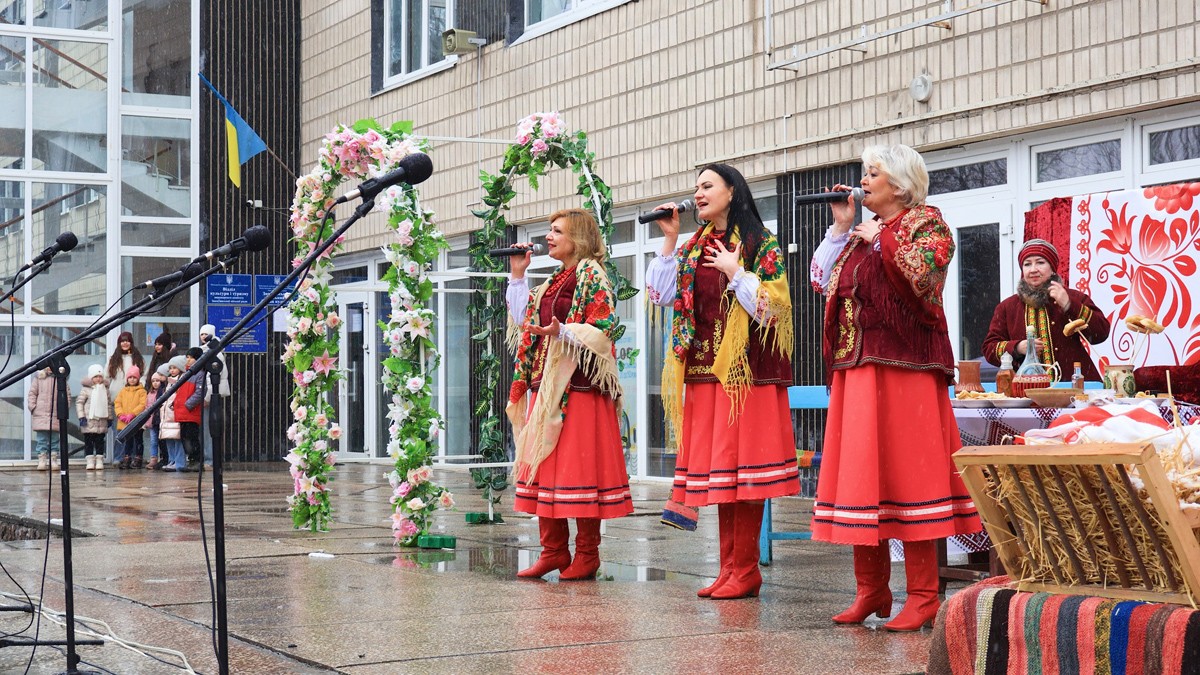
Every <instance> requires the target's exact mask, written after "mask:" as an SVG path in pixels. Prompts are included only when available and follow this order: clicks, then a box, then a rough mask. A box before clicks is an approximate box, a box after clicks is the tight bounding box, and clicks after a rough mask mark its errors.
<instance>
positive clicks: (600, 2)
mask: <svg viewBox="0 0 1200 675" xmlns="http://www.w3.org/2000/svg"><path fill="white" fill-rule="evenodd" d="M571 2H573V3H575V6H574V7H572V8H570V9H568V10H566V11H564V12H562V13H561V14H555V15H554V16H552V17H550V18H548V19H543V20H541V21H538V22H537V23H532V24H531V23H529V0H521V11H522V18H523V23H524V24H525V31H524V32H523V33H521V36H520V37H518V38H517V39H516V40H513V41H512V43H511V44H510V45H509V46H510V47H515V46H517V45H519V44H521V43H522V42H528V41H529V40H532V39H534V38H537V37H541V36H542V35H546V34H547V33H553V32H554V31H556V30H558V29H559V28H562V27H564V26H569V25H571V24H573V23H576V22H579V21H583V20H584V19H587V18H590V17H593V16H595V15H597V14H600V13H602V12H607V11H608V10H610V9H613V8H614V7H620V6H621V5H624V4H625V3H627V2H633V0H571Z"/></svg>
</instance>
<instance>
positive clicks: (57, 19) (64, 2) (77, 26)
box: [13, 0, 108, 31]
mask: <svg viewBox="0 0 1200 675" xmlns="http://www.w3.org/2000/svg"><path fill="white" fill-rule="evenodd" d="M13 4H14V5H16V6H17V7H29V11H30V12H32V13H33V20H32V21H31V22H30V23H31V24H32V25H34V26H45V27H47V28H68V29H74V30H94V31H103V30H107V29H108V3H107V2H103V0H42V1H41V2H36V1H34V2H15V3H13ZM19 11H20V10H18V12H19ZM22 23H24V22H22Z"/></svg>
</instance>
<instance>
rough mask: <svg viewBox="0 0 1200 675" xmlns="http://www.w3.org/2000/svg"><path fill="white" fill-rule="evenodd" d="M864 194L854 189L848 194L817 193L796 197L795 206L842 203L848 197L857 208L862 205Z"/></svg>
mask: <svg viewBox="0 0 1200 675" xmlns="http://www.w3.org/2000/svg"><path fill="white" fill-rule="evenodd" d="M864 194H866V193H864V192H863V189H862V188H854V189H853V190H850V191H849V192H845V191H841V190H839V191H836V192H817V193H814V194H811V195H796V199H795V204H796V206H803V205H805V204H829V203H830V202H844V201H846V200H847V199H849V198H850V197H854V204H855V205H856V206H857V205H861V204H862V198H863V195H864Z"/></svg>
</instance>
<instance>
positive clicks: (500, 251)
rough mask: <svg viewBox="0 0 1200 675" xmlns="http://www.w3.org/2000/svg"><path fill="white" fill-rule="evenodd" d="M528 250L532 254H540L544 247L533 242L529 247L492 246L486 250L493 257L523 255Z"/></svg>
mask: <svg viewBox="0 0 1200 675" xmlns="http://www.w3.org/2000/svg"><path fill="white" fill-rule="evenodd" d="M528 251H533V254H534V255H541V254H543V253H545V252H546V247H545V246H542V245H541V244H534V245H533V246H530V247H529V248H524V247H522V246H510V247H509V248H494V249H492V250H490V251H488V255H489V256H491V257H493V258H507V257H509V256H510V255H524V254H525V253H526V252H528Z"/></svg>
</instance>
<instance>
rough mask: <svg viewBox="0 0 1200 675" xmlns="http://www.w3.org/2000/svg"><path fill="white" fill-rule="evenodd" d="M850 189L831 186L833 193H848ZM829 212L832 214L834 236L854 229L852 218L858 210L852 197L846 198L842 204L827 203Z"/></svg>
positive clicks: (844, 186)
mask: <svg viewBox="0 0 1200 675" xmlns="http://www.w3.org/2000/svg"><path fill="white" fill-rule="evenodd" d="M851 189H852V188H850V186H848V185H842V184H841V183H838V184H837V185H834V186H833V191H834V192H850V191H851ZM827 192H828V190H827ZM829 210H830V211H831V212H832V213H833V234H834V235H835V236H840V235H843V234H845V233H847V232H849V231H850V228H852V227H854V216H855V215H856V214H857V212H858V209H857V205H856V204H855V203H854V196H853V195H851V196H849V197H847V198H846V201H844V202H829Z"/></svg>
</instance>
